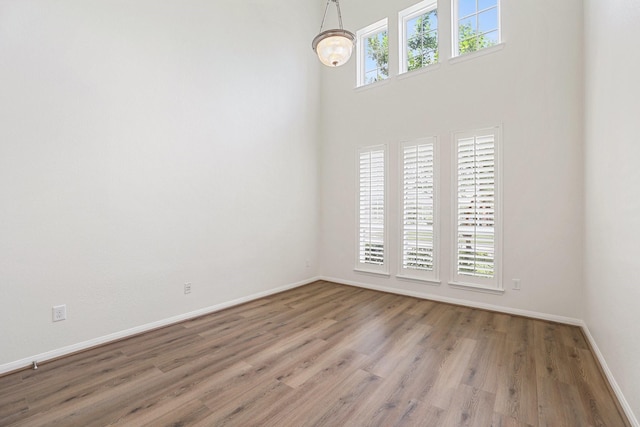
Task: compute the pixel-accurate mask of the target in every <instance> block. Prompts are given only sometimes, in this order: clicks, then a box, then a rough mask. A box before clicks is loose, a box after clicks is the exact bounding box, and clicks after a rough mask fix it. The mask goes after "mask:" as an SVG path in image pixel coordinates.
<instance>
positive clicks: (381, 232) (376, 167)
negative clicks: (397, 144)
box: [356, 146, 388, 274]
mask: <svg viewBox="0 0 640 427" xmlns="http://www.w3.org/2000/svg"><path fill="white" fill-rule="evenodd" d="M385 193H386V147H385V146H376V147H365V148H362V149H360V150H358V242H357V257H356V258H357V259H356V269H357V270H363V271H369V272H378V273H385V274H386V273H387V264H388V262H387V242H386V238H387V235H386V222H385V221H386V218H385V216H386V206H385V205H386V194H385Z"/></svg>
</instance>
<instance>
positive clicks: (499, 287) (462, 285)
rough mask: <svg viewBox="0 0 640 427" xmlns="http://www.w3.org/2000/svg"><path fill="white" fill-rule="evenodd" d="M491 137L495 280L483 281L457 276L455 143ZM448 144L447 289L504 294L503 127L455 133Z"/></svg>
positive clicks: (477, 278)
mask: <svg viewBox="0 0 640 427" xmlns="http://www.w3.org/2000/svg"><path fill="white" fill-rule="evenodd" d="M487 133H492V134H493V135H494V138H495V162H494V164H495V169H494V177H495V179H494V181H495V227H494V242H495V257H494V272H495V274H494V277H493V278H491V279H484V278H481V277H469V276H463V275H459V274H458V272H457V267H456V266H457V264H458V254H457V247H458V244H457V241H458V225H457V224H458V220H457V217H458V196H457V194H458V139H461V138H467V137H471V136H478V135H482V134H487ZM451 138H452V144H451V159H452V164H453V166H452V168H451V173H452V176H451V183H452V185H451V217H452V223H451V225H452V227H451V231H452V235H451V276H450V277H451V280H450V281H449V285H450V286H451V287H454V288H458V289H466V290H473V291H477V292H486V293H494V294H502V293H504V284H503V280H502V228H503V224H502V126H501V125H500V126H494V127H490V128H483V129H477V130H473V131H462V132H454V133H453V134H452V137H451Z"/></svg>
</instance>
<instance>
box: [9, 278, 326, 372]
mask: <svg viewBox="0 0 640 427" xmlns="http://www.w3.org/2000/svg"><path fill="white" fill-rule="evenodd" d="M317 280H320V278H319V277H313V278H310V279H307V280H303V281H300V282H297V283H291V284H288V285H284V286H280V287H278V288H275V289H269V290H268V291H263V292H258V293H257V294H253V295H248V296H246V297H242V298H238V299H234V300H231V301H227V302H223V303H220V304H216V305H212V306H210V307H205V308H201V309H199V310H195V311H191V312H189V313H184V314H179V315H177V316H173V317H169V318H167V319H162V320H158V321H156V322H152V323H147V324H145V325H141V326H136V327H135V328H131V329H126V330H124V331H120V332H115V333H113V334H109V335H104V336H102V337H98V338H93V339H90V340H88V341H83V342H81V343H77V344H72V345H69V346H66V347H62V348H58V349H55V350H51V351H47V352H44V353H40V354H36V355H34V356H30V357H25V358H24V359H20V360H16V361H15V362H9V363H6V364H4V365H0V375H1V374H4V373H7V372H12V371H17V370H19V369H24V368H26V367H29V366H31V364H32V363H33V362H34V361H38V363H41V362H46V361H47V360H51V359H56V358H58V357H62V356H66V355H69V354H72V353H77V352H79V351H82V350H87V349H89V348H91V347H96V346H99V345H103V344H107V343H109V342H112V341H117V340H121V339H123V338H127V337H130V336H133V335H137V334H140V333H142V332H148V331H151V330H153V329H158V328H162V327H163V326H168V325H171V324H174V323H178V322H182V321H184V320H188V319H193V318H194V317H198V316H203V315H205V314H209V313H214V312H216V311H220V310H224V309H225V308H229V307H233V306H234V305H240V304H244V303H246V302H249V301H253V300H256V299H259V298H264V297H266V296H269V295H273V294H277V293H279V292H283V291H287V290H289V289H294V288H297V287H300V286H304V285H307V284H309V283H313V282H315V281H317Z"/></svg>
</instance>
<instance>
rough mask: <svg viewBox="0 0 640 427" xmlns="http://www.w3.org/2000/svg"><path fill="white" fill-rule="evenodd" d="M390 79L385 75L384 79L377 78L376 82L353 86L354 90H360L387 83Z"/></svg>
mask: <svg viewBox="0 0 640 427" xmlns="http://www.w3.org/2000/svg"><path fill="white" fill-rule="evenodd" d="M390 81H391V77H387V78H386V79H384V80H378V81H377V82H373V83H368V84H366V85H362V86H356V87H355V91H356V92H362V91H365V90H368V89H371V88H374V87H380V86H384V85H386V84H389V82H390Z"/></svg>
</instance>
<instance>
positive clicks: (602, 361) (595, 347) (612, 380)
mask: <svg viewBox="0 0 640 427" xmlns="http://www.w3.org/2000/svg"><path fill="white" fill-rule="evenodd" d="M581 326H582V330H583V331H584V335H585V336H586V337H587V340H589V344H590V345H591V348H592V349H593V352H594V353H595V355H596V357H597V358H598V362H600V366H601V367H602V371H603V372H604V374H605V375H606V377H607V380H609V384H610V385H611V388H612V389H613V392H614V393H615V394H616V397H617V398H618V402H620V406H622V409H623V410H624V413H625V414H626V415H627V418H628V419H629V422H630V423H631V425H632V426H633V427H640V423H639V422H638V418H637V417H636V415H635V414H634V413H633V410H632V409H631V405H629V402H627V399H625V397H624V394H622V390H621V389H620V386H619V385H618V383H617V382H616V379H615V378H614V376H613V373H612V372H611V369H609V366H608V365H607V361H606V360H605V358H604V356H603V355H602V352H601V351H600V349H599V348H598V344H596V341H595V339H594V338H593V335H591V331H589V327H588V326H587V324H586V323H585V322H582V325H581Z"/></svg>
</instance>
